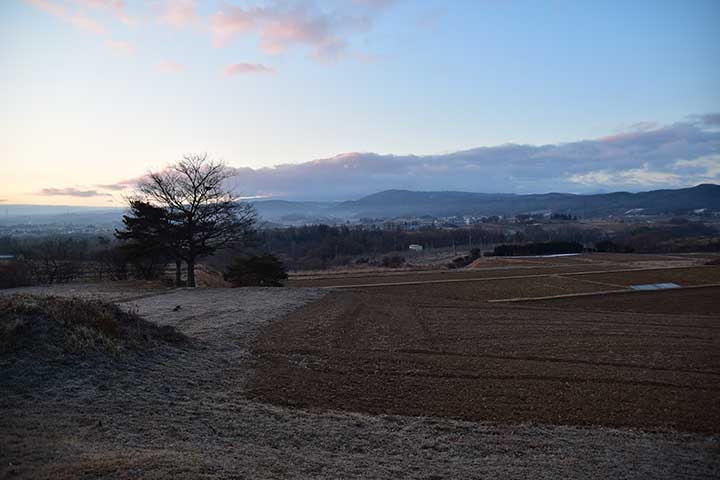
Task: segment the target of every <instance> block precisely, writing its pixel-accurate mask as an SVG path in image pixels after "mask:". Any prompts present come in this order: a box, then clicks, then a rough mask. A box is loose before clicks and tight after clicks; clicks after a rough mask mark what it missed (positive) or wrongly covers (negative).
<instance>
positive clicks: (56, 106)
mask: <svg viewBox="0 0 720 480" xmlns="http://www.w3.org/2000/svg"><path fill="white" fill-rule="evenodd" d="M718 59H720V3H718V2H716V1H711V0H710V1H697V2H692V3H688V2H681V1H638V2H631V3H627V2H614V1H613V2H600V3H598V2H575V1H559V0H558V1H547V2H530V1H513V0H508V1H503V2H496V1H471V0H467V1H455V2H447V1H441V0H423V1H410V0H395V1H393V0H347V1H332V0H327V1H321V0H317V1H294V0H269V1H247V2H240V1H237V0H229V1H227V2H225V1H207V2H200V1H193V0H177V1H158V2H144V1H132V0H127V1H123V0H9V1H5V2H2V5H0V72H1V73H0V99H1V100H0V104H1V105H2V109H0V128H1V129H2V132H3V135H2V138H0V153H1V154H2V157H3V161H2V163H1V164H0V178H2V190H1V191H0V201H1V202H2V203H6V204H10V203H12V204H16V203H19V204H47V205H96V206H121V205H123V203H124V195H126V194H127V193H128V191H129V190H130V189H131V188H132V182H133V180H134V179H136V178H138V177H140V176H141V175H143V174H144V173H145V172H147V171H148V170H149V169H158V168H162V167H163V166H164V165H166V164H168V163H170V162H174V161H176V160H178V159H180V158H181V157H182V155H183V154H187V153H192V152H207V153H208V154H209V155H210V156H211V157H213V158H215V159H219V160H223V161H225V162H226V163H227V164H228V165H230V166H232V167H234V168H236V169H237V173H238V176H237V181H238V185H239V186H238V188H240V189H241V190H242V191H243V193H244V194H245V195H246V196H247V197H263V198H291V199H333V200H342V199H348V198H356V197H357V196H359V195H363V194H367V193H372V192H374V191H378V190H381V189H386V188H407V189H416V190H468V191H480V192H515V193H535V192H546V191H566V192H597V191H612V190H636V191H637V190H648V189H654V188H676V187H677V188H679V187H684V186H690V185H695V184H698V183H720V115H718V113H717V112H720V89H719V88H718V85H720V62H719V61H718ZM343 182H347V183H346V184H343ZM2 203H0V205H2Z"/></svg>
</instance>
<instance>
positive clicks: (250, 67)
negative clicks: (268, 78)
mask: <svg viewBox="0 0 720 480" xmlns="http://www.w3.org/2000/svg"><path fill="white" fill-rule="evenodd" d="M258 73H271V74H272V73H275V69H273V68H270V67H266V66H265V65H261V64H259V63H235V64H233V65H228V66H227V67H226V68H225V75H249V74H258Z"/></svg>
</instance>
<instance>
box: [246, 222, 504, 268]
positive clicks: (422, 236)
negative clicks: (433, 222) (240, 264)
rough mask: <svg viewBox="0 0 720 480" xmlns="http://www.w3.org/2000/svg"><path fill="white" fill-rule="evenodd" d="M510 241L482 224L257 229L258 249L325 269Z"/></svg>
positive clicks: (299, 264) (290, 263)
mask: <svg viewBox="0 0 720 480" xmlns="http://www.w3.org/2000/svg"><path fill="white" fill-rule="evenodd" d="M507 240H508V236H507V235H505V234H504V233H501V232H497V231H490V230H486V229H483V228H481V227H473V228H469V229H452V230H449V229H432V230H430V229H425V230H418V231H390V230H382V229H379V228H350V227H347V226H341V227H332V226H328V225H309V226H304V227H290V228H283V229H271V230H262V231H259V232H257V244H256V245H257V247H256V248H257V249H259V250H261V251H264V252H272V253H274V254H276V255H280V256H281V257H282V258H283V260H284V261H285V263H286V264H287V265H288V266H290V267H291V268H293V269H322V268H327V267H328V266H331V265H344V264H348V263H350V262H352V261H356V260H357V257H358V256H365V255H368V256H377V255H382V254H386V253H389V252H397V251H406V250H408V248H409V247H410V245H413V244H417V245H422V246H423V248H425V249H432V248H448V247H453V246H455V247H457V248H458V249H470V248H473V247H478V246H482V245H488V244H495V243H499V242H504V241H507Z"/></svg>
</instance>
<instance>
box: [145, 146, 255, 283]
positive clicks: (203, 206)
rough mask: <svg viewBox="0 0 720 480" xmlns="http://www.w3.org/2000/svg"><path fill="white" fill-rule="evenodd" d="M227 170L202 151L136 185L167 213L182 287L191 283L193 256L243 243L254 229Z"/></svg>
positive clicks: (250, 212) (250, 208)
mask: <svg viewBox="0 0 720 480" xmlns="http://www.w3.org/2000/svg"><path fill="white" fill-rule="evenodd" d="M230 176H231V172H230V170H229V169H228V168H227V167H226V166H225V164H224V163H222V162H217V161H214V160H210V159H208V157H207V154H202V155H187V156H185V157H183V159H182V160H181V161H179V162H178V163H175V164H173V165H171V166H169V167H167V168H166V169H164V170H161V171H159V172H151V173H150V174H148V176H147V178H146V179H145V180H143V181H142V182H140V184H139V185H138V193H139V195H140V197H141V199H142V200H143V201H145V202H147V203H149V204H152V205H155V206H156V207H159V208H163V209H165V210H166V211H167V219H168V221H169V222H171V223H172V224H173V228H172V230H173V232H175V238H174V242H175V245H174V246H173V247H172V248H173V249H175V250H176V255H178V256H179V257H180V258H182V259H183V260H184V261H185V263H186V264H187V285H188V286H189V287H194V286H195V265H196V262H197V260H198V258H200V257H203V256H206V255H211V254H212V253H213V252H215V251H216V250H217V249H218V248H221V247H225V246H229V245H231V244H235V243H239V242H242V241H243V239H244V238H246V236H247V235H248V234H250V233H251V232H253V231H254V226H255V222H256V213H255V209H254V208H253V206H252V205H250V204H248V203H245V202H241V201H240V198H239V197H238V196H237V194H235V193H233V192H231V191H230V190H229V189H227V185H226V184H227V182H228V179H229V178H230Z"/></svg>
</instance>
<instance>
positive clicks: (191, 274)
mask: <svg viewBox="0 0 720 480" xmlns="http://www.w3.org/2000/svg"><path fill="white" fill-rule="evenodd" d="M187 286H188V287H194V286H195V260H188V262H187Z"/></svg>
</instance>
